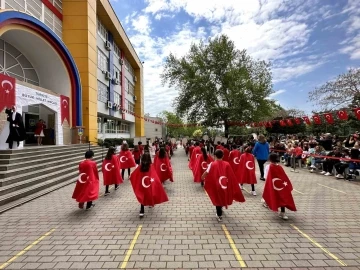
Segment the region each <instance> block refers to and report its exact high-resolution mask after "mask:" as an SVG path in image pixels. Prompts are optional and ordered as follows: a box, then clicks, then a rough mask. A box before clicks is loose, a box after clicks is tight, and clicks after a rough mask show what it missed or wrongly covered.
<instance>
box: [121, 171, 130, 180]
mask: <svg viewBox="0 0 360 270" xmlns="http://www.w3.org/2000/svg"><path fill="white" fill-rule="evenodd" d="M125 170H126V169H121V176H122V178H123V179H124V176H125ZM127 170H128V176H130V168H129V169H127Z"/></svg>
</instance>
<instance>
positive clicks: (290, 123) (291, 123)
mask: <svg viewBox="0 0 360 270" xmlns="http://www.w3.org/2000/svg"><path fill="white" fill-rule="evenodd" d="M286 123H287V124H288V126H289V127H291V126H293V122H292V121H291V119H287V120H286Z"/></svg>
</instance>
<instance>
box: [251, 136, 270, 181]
mask: <svg viewBox="0 0 360 270" xmlns="http://www.w3.org/2000/svg"><path fill="white" fill-rule="evenodd" d="M252 153H253V155H254V156H255V157H256V159H257V161H258V164H259V168H260V180H262V181H265V178H264V164H265V162H266V161H267V160H268V157H269V153H270V146H269V143H268V142H267V141H266V139H265V136H264V135H259V136H258V141H257V142H256V143H255V147H254V149H253V152H252Z"/></svg>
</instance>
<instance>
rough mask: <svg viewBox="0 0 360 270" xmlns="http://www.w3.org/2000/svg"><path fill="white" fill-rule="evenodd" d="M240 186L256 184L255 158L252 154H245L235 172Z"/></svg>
mask: <svg viewBox="0 0 360 270" xmlns="http://www.w3.org/2000/svg"><path fill="white" fill-rule="evenodd" d="M235 175H236V177H237V179H238V181H239V183H240V184H256V183H257V182H256V175H255V158H254V156H253V155H252V154H250V153H244V154H242V155H241V157H240V164H239V166H238V167H237V170H236V171H235Z"/></svg>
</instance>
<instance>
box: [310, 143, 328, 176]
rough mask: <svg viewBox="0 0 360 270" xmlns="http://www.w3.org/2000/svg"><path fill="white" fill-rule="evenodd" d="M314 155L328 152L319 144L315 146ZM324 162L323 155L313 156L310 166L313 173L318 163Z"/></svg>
mask: <svg viewBox="0 0 360 270" xmlns="http://www.w3.org/2000/svg"><path fill="white" fill-rule="evenodd" d="M314 155H317V156H325V155H326V153H325V151H323V150H322V149H321V147H320V146H319V145H317V146H316V147H315V152H314ZM323 162H324V158H323V157H311V166H310V168H311V170H310V172H311V173H312V172H314V170H315V169H316V165H317V164H322V163H323ZM325 173H326V172H324V174H325Z"/></svg>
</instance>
